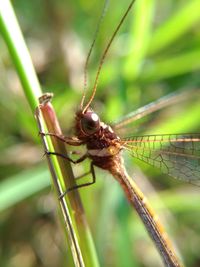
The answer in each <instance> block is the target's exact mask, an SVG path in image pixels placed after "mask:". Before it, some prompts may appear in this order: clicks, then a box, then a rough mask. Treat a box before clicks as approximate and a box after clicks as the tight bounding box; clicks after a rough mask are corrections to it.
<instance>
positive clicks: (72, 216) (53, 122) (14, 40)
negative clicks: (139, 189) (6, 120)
mask: <svg viewBox="0 0 200 267" xmlns="http://www.w3.org/2000/svg"><path fill="white" fill-rule="evenodd" d="M0 32H1V34H2V36H3V38H4V40H5V42H6V45H7V47H8V50H9V52H10V56H11V58H12V60H13V63H14V65H15V67H16V70H17V72H18V75H19V78H20V80H21V83H22V87H23V90H24V93H25V95H26V98H27V101H28V103H29V105H30V108H31V110H32V112H33V113H34V112H35V109H36V108H37V107H38V105H39V101H38V98H39V97H40V96H41V95H42V90H41V87H40V84H39V82H38V79H37V76H36V73H35V70H34V67H33V65H32V61H31V57H30V55H29V52H28V49H27V47H26V44H25V41H24V38H23V35H22V33H21V30H20V27H19V25H18V22H17V19H16V16H15V14H14V10H13V8H12V6H11V3H10V1H9V0H4V1H0ZM42 114H43V118H42V117H41V114H38V116H37V118H38V119H39V122H38V123H39V125H40V127H42V129H48V130H49V131H52V132H58V131H61V130H60V127H59V125H58V121H57V119H56V115H55V112H54V110H53V107H52V106H51V104H49V103H48V104H46V105H43V106H42ZM44 145H45V146H47V147H48V148H49V149H51V150H52V151H54V150H55V149H57V150H56V151H57V152H60V153H62V152H64V153H66V151H65V148H64V146H63V144H61V143H59V142H58V141H56V140H53V142H52V140H51V138H45V140H44ZM61 151H62V152H61ZM48 162H49V166H50V171H51V174H52V176H53V185H54V188H55V191H56V192H57V194H56V197H57V199H58V195H59V194H60V190H64V188H65V186H66V185H67V186H68V187H69V186H70V185H71V184H73V183H74V177H73V172H72V169H71V165H70V164H69V163H68V162H66V161H65V162H64V161H63V160H62V159H58V160H57V158H56V157H52V158H48ZM60 207H61V211H62V215H63V217H64V221H65V222H66V227H64V231H65V233H66V234H67V236H68V241H69V244H71V246H70V247H71V249H72V255H73V259H74V263H75V266H94V267H96V266H98V261H97V257H96V253H95V249H94V244H93V241H92V238H91V234H90V230H89V228H88V224H87V222H86V218H85V215H84V210H83V206H82V203H81V200H80V197H79V194H78V192H77V191H76V192H71V193H70V194H68V195H67V196H66V197H65V199H62V200H61V201H60Z"/></svg>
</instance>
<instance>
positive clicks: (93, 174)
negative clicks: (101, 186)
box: [59, 162, 96, 199]
mask: <svg viewBox="0 0 200 267" xmlns="http://www.w3.org/2000/svg"><path fill="white" fill-rule="evenodd" d="M88 173H91V174H92V181H91V182H88V183H85V184H79V185H75V186H73V187H71V188H68V189H67V190H66V191H65V192H64V193H63V194H62V195H60V196H59V199H61V198H63V197H64V196H65V195H66V194H68V193H69V192H71V191H73V190H77V189H79V188H81V187H85V186H89V185H92V184H94V183H95V182H96V176H95V171H94V164H93V162H91V164H90V171H89V172H88ZM85 175H86V174H85ZM85 175H84V176H85ZM82 177H83V175H82ZM79 178H81V177H79Z"/></svg>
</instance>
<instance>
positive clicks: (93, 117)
mask: <svg viewBox="0 0 200 267" xmlns="http://www.w3.org/2000/svg"><path fill="white" fill-rule="evenodd" d="M99 129H100V119H99V116H98V115H97V114H96V113H95V112H94V111H93V110H92V109H90V108H88V109H87V110H86V111H85V112H84V113H83V111H82V110H80V111H78V112H77V113H76V132H77V135H78V137H79V138H80V139H82V138H85V137H87V136H90V135H93V134H95V133H96V132H98V131H99Z"/></svg>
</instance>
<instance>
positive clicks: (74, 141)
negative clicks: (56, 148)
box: [39, 132, 82, 146]
mask: <svg viewBox="0 0 200 267" xmlns="http://www.w3.org/2000/svg"><path fill="white" fill-rule="evenodd" d="M39 134H40V135H42V136H47V135H48V136H52V137H55V138H57V139H58V140H60V141H62V142H64V143H66V144H68V145H72V146H80V145H81V144H82V141H81V140H79V139H78V138H76V137H67V136H65V135H61V134H55V133H44V132H39Z"/></svg>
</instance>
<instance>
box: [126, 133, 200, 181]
mask: <svg viewBox="0 0 200 267" xmlns="http://www.w3.org/2000/svg"><path fill="white" fill-rule="evenodd" d="M122 142H123V146H124V147H125V148H127V149H128V150H129V151H131V153H132V155H133V157H135V158H138V159H140V160H142V161H144V162H146V163H148V164H150V165H152V166H154V167H157V168H159V169H160V170H161V171H162V172H163V173H166V174H168V175H170V176H173V177H175V178H177V179H180V180H185V181H188V182H191V183H193V184H196V185H199V186H200V134H165V135H145V136H135V137H131V138H127V139H124V140H122Z"/></svg>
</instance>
